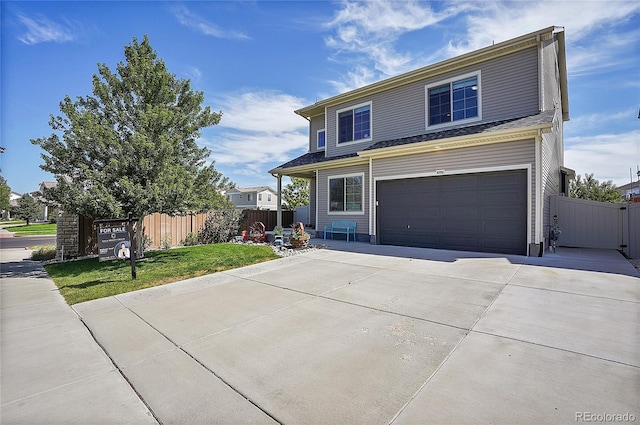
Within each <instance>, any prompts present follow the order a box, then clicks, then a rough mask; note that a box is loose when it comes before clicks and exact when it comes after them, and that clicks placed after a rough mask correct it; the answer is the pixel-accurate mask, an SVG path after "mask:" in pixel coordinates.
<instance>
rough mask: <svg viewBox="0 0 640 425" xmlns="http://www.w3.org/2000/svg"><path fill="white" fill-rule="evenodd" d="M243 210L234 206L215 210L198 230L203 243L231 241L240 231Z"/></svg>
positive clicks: (199, 238)
mask: <svg viewBox="0 0 640 425" xmlns="http://www.w3.org/2000/svg"><path fill="white" fill-rule="evenodd" d="M241 218H242V211H240V210H236V209H234V208H228V209H223V210H217V211H213V212H212V213H211V214H209V216H208V217H207V219H206V220H205V222H204V225H203V226H202V228H201V229H200V231H199V232H198V240H199V241H200V243H202V244H211V243H223V242H229V241H230V240H231V239H233V237H234V236H235V235H236V234H237V233H238V229H239V228H240V219H241Z"/></svg>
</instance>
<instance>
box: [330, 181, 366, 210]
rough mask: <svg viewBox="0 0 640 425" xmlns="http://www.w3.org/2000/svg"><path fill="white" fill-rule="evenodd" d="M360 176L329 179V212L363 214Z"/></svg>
mask: <svg viewBox="0 0 640 425" xmlns="http://www.w3.org/2000/svg"><path fill="white" fill-rule="evenodd" d="M363 181H364V176H363V175H362V174H356V175H348V176H336V177H329V212H334V213H363V212H364V203H363V199H364V185H363Z"/></svg>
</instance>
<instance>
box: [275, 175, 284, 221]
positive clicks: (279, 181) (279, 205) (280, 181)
mask: <svg viewBox="0 0 640 425" xmlns="http://www.w3.org/2000/svg"><path fill="white" fill-rule="evenodd" d="M275 177H276V178H277V179H278V196H277V202H278V219H277V223H276V224H277V226H278V227H280V228H282V198H281V197H282V174H276V175H275Z"/></svg>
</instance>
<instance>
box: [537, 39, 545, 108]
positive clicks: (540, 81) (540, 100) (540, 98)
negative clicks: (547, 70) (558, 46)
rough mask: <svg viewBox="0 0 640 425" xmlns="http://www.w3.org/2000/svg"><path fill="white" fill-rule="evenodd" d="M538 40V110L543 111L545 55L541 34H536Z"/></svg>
mask: <svg viewBox="0 0 640 425" xmlns="http://www.w3.org/2000/svg"><path fill="white" fill-rule="evenodd" d="M536 41H537V43H538V111H540V112H542V111H543V108H544V88H543V85H544V78H543V75H542V73H543V70H544V67H543V66H542V62H543V61H544V55H543V54H542V40H541V38H540V34H538V35H536Z"/></svg>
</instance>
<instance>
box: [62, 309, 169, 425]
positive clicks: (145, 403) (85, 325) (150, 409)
mask: <svg viewBox="0 0 640 425" xmlns="http://www.w3.org/2000/svg"><path fill="white" fill-rule="evenodd" d="M71 309H72V310H73V311H74V313H76V315H77V316H78V319H79V320H80V322H81V323H82V325H83V326H84V327H85V328H86V329H87V331H88V332H89V335H91V338H92V339H93V340H94V341H95V342H96V344H98V347H100V349H101V350H102V352H103V353H104V354H105V356H107V358H108V359H109V361H110V362H111V364H112V365H113V367H114V368H115V370H117V371H118V373H119V374H120V376H122V379H124V380H125V382H126V383H127V384H128V385H129V388H131V390H132V391H133V392H134V393H135V394H136V395H137V396H138V399H140V401H141V402H142V404H144V405H145V407H146V408H147V410H148V411H149V413H151V416H153V419H155V420H156V422H157V423H158V424H160V425H162V421H161V420H160V418H159V417H158V415H156V413H155V412H154V411H153V409H152V408H151V406H150V405H149V403H147V401H146V400H145V399H144V397H142V394H140V393H139V392H138V390H137V389H136V388H135V387H134V386H133V384H132V383H131V381H129V379H128V378H127V376H126V375H125V374H124V372H123V371H122V369H121V368H120V366H118V364H117V363H116V362H115V361H114V360H113V358H111V356H110V355H109V352H108V351H107V349H106V348H105V347H104V346H103V345H102V344H100V341H98V340H97V339H96V336H95V335H94V334H93V332H92V331H91V328H89V326H87V324H86V323H85V321H84V320H83V319H82V316H80V314H79V313H78V312H77V311H76V310H75V309H74V308H73V307H71Z"/></svg>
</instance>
